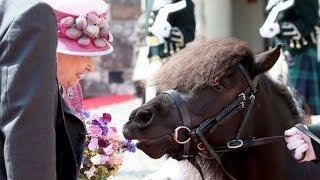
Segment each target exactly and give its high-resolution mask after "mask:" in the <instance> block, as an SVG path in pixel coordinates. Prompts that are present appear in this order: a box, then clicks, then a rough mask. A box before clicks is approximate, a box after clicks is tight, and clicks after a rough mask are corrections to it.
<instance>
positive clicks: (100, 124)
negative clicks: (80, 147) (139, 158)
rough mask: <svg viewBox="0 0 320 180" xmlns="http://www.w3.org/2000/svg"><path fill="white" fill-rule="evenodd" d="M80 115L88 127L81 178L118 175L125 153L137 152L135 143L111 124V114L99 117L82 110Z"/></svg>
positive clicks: (96, 179) (97, 179)
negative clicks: (126, 138) (123, 136)
mask: <svg viewBox="0 0 320 180" xmlns="http://www.w3.org/2000/svg"><path fill="white" fill-rule="evenodd" d="M79 116H80V117H81V119H83V120H84V123H85V125H86V129H87V136H86V143H85V150H84V157H83V162H82V165H81V169H80V179H90V180H100V179H107V178H108V177H110V176H114V175H116V174H117V172H118V170H119V168H120V165H121V164H122V161H123V153H124V152H125V151H129V152H135V150H136V147H135V145H134V144H132V143H131V141H129V140H125V139H122V138H121V137H120V135H119V133H118V131H117V128H116V127H115V126H112V125H111V124H110V122H111V119H112V118H111V115H110V114H108V113H103V115H102V117H99V116H97V115H92V116H91V115H90V114H89V113H88V112H84V111H82V112H81V113H80V114H79Z"/></svg>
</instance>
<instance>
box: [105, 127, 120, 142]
mask: <svg viewBox="0 0 320 180" xmlns="http://www.w3.org/2000/svg"><path fill="white" fill-rule="evenodd" d="M107 139H112V140H114V141H119V140H120V139H121V138H120V136H119V133H117V131H116V128H115V127H110V129H109V131H108V134H107Z"/></svg>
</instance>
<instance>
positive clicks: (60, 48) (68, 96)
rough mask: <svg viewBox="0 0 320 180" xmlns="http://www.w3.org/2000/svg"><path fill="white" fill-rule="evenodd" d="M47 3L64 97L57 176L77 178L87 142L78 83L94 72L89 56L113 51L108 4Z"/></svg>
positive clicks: (82, 0)
mask: <svg viewBox="0 0 320 180" xmlns="http://www.w3.org/2000/svg"><path fill="white" fill-rule="evenodd" d="M46 2H47V3H48V4H49V5H50V6H51V7H52V8H53V9H54V13H55V16H56V18H57V23H58V24H57V25H58V45H57V79H58V84H59V89H60V93H61V95H62V98H61V99H60V104H59V105H58V106H60V108H61V109H60V111H59V108H58V115H57V118H58V120H57V124H58V125H57V135H56V136H57V167H58V169H57V176H58V179H76V178H77V175H78V172H79V169H80V166H81V161H82V154H83V145H84V140H85V127H84V125H83V122H82V121H81V120H80V119H79V117H77V111H79V110H81V105H82V91H81V87H80V85H79V81H80V79H81V76H82V75H83V74H85V73H87V72H91V71H92V70H93V69H94V64H93V60H92V59H91V58H90V57H92V56H101V55H106V54H109V53H110V52H112V46H111V45H110V44H109V42H111V41H112V36H111V34H110V33H109V32H108V24H107V23H108V22H107V13H108V11H109V5H108V4H106V3H105V2H104V1H103V0H69V1H56V0H46ZM61 111H62V112H61ZM59 177H60V178H59Z"/></svg>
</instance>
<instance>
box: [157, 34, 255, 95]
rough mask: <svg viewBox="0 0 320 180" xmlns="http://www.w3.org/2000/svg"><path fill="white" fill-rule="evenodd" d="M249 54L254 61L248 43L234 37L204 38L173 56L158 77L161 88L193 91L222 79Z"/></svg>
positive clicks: (161, 89)
mask: <svg viewBox="0 0 320 180" xmlns="http://www.w3.org/2000/svg"><path fill="white" fill-rule="evenodd" d="M242 57H246V59H247V60H253V59H254V56H253V53H252V51H251V50H250V49H249V48H248V47H247V45H246V44H245V43H244V42H242V41H240V40H238V39H233V38H228V39H218V40H210V41H203V42H199V43H195V44H191V45H190V46H188V47H186V48H184V49H183V50H181V51H180V52H178V53H177V54H175V55H173V56H172V57H170V58H169V59H168V60H167V62H166V63H164V65H163V67H162V68H161V69H160V71H159V72H158V73H157V75H156V76H155V79H154V80H155V84H156V86H157V88H158V89H159V90H160V91H164V90H168V89H176V90H179V91H180V92H193V91H197V90H199V89H201V88H203V87H205V86H210V85H212V84H214V83H215V82H219V81H220V80H221V79H222V78H223V77H225V76H226V75H227V74H228V73H229V72H230V71H231V69H230V68H231V67H233V66H234V65H235V64H237V63H238V62H239V61H241V60H242V59H243V58H242Z"/></svg>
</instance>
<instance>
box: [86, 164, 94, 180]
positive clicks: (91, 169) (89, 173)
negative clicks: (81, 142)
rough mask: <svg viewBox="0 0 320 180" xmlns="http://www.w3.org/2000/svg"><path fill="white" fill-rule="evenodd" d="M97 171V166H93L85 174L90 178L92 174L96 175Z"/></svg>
mask: <svg viewBox="0 0 320 180" xmlns="http://www.w3.org/2000/svg"><path fill="white" fill-rule="evenodd" d="M95 171H96V168H95V167H94V166H92V167H91V168H90V169H89V170H88V171H85V172H84V174H85V175H86V176H87V178H88V179H90V178H91V177H92V176H94V172H95Z"/></svg>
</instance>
